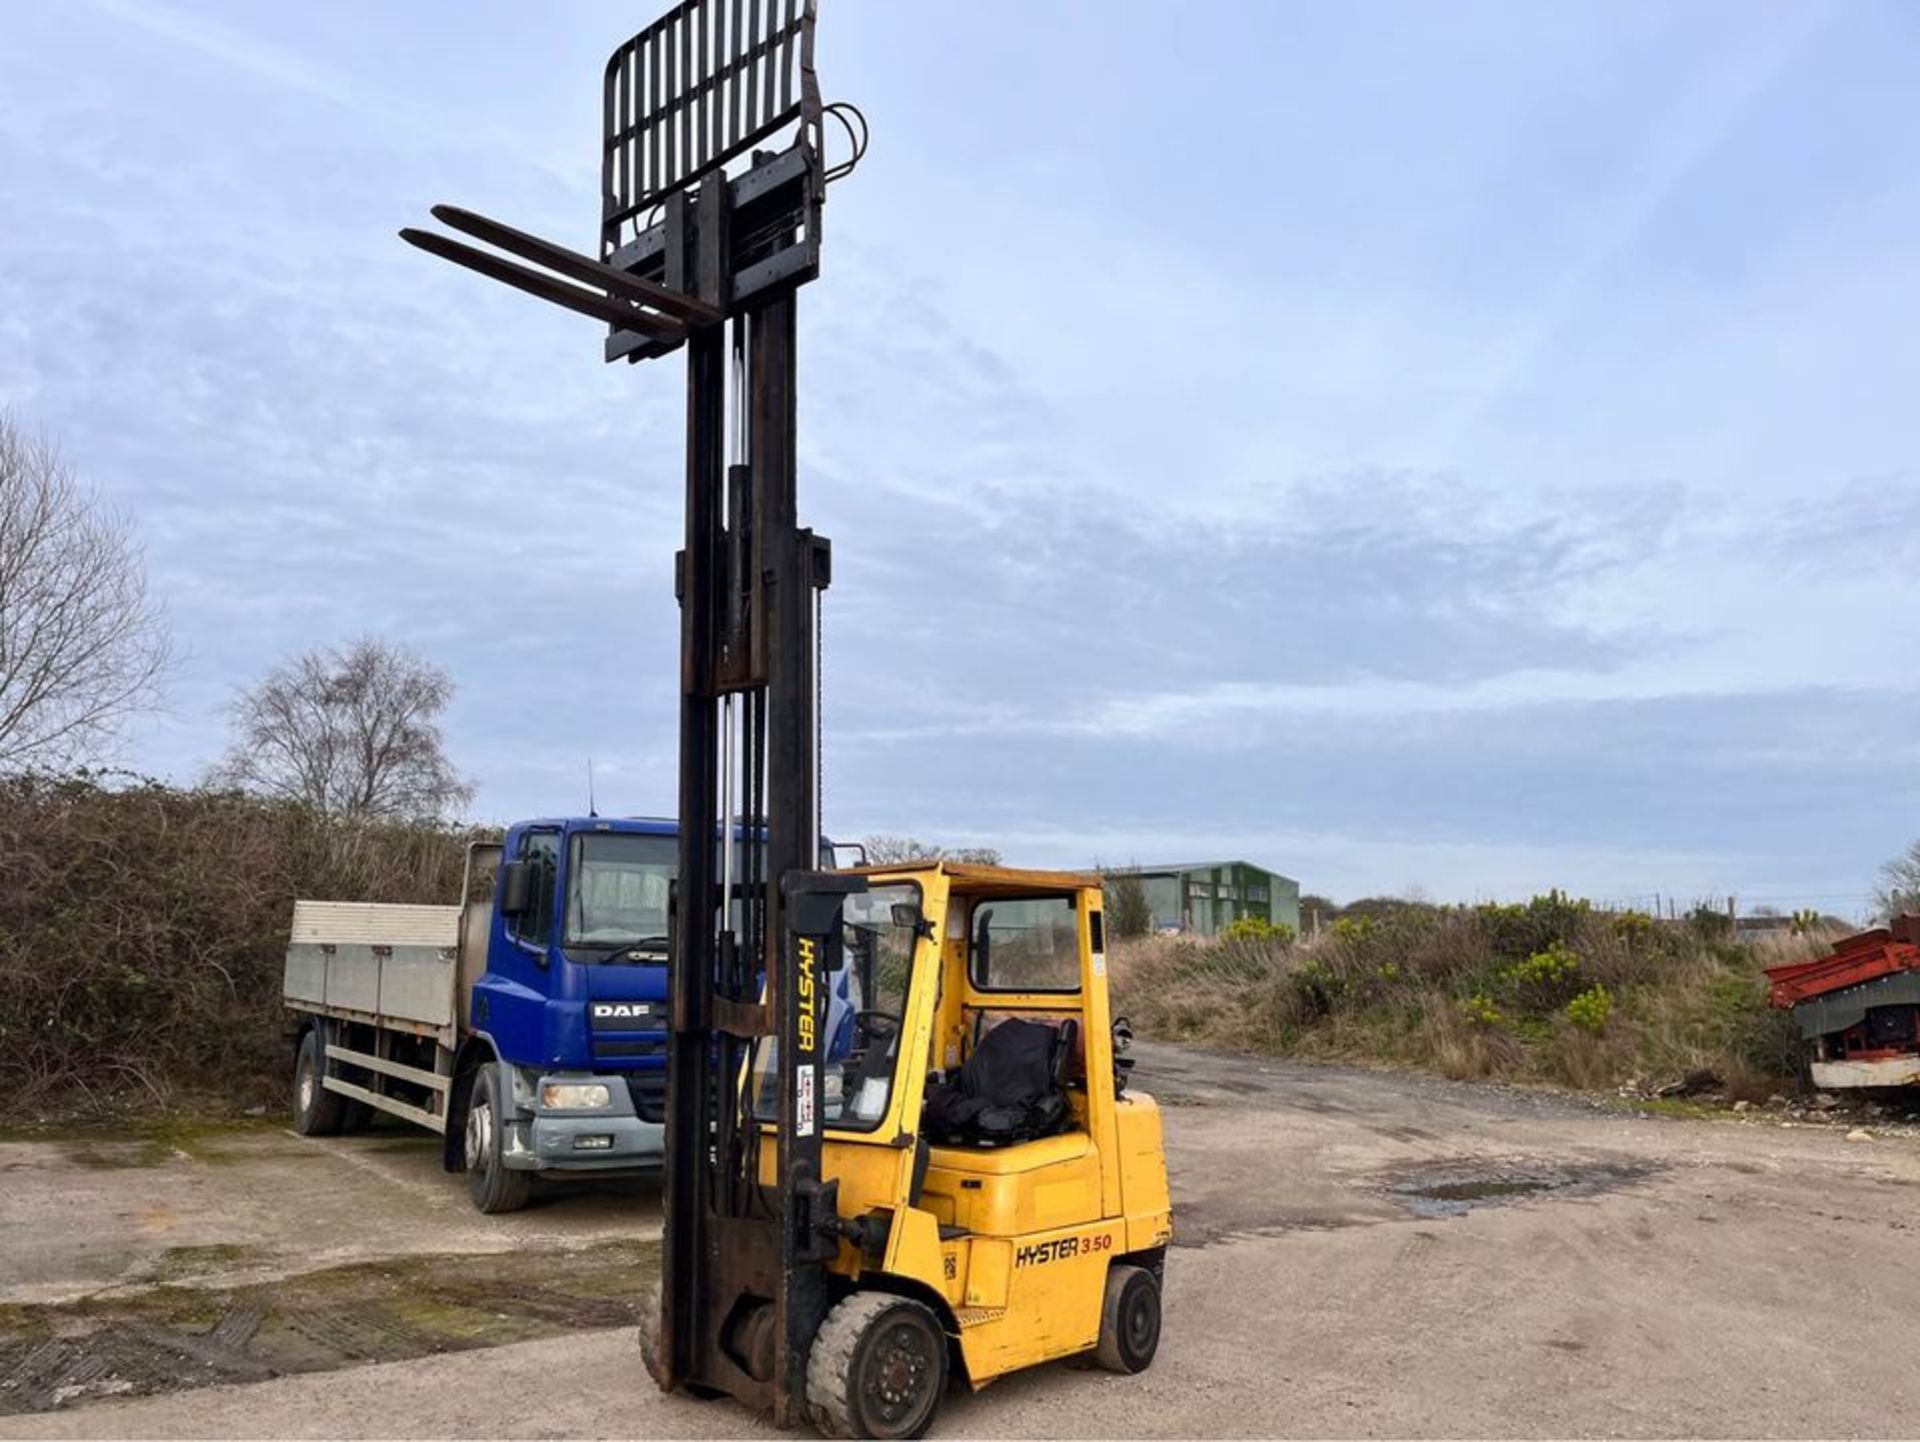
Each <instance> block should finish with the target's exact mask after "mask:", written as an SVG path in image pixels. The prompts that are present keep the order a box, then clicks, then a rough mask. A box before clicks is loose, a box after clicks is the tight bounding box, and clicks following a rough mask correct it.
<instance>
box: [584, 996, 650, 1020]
mask: <svg viewBox="0 0 1920 1442" xmlns="http://www.w3.org/2000/svg"><path fill="white" fill-rule="evenodd" d="M593 1019H594V1020H595V1021H651V1020H653V1003H652V1002H650V1001H596V1002H595V1003H594V1004H593Z"/></svg>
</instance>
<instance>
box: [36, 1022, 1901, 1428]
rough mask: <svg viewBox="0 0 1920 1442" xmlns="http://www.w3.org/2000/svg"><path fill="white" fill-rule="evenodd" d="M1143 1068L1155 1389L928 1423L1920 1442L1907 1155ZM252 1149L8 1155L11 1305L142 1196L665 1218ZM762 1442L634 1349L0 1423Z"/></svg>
mask: <svg viewBox="0 0 1920 1442" xmlns="http://www.w3.org/2000/svg"><path fill="white" fill-rule="evenodd" d="M1138 1055H1139V1056H1140V1065H1139V1069H1138V1071H1137V1072H1136V1074H1135V1075H1136V1078H1137V1082H1138V1085H1140V1087H1141V1088H1142V1089H1144V1090H1148V1091H1152V1092H1154V1093H1155V1094H1156V1095H1157V1096H1159V1097H1160V1099H1161V1100H1162V1102H1163V1104H1164V1105H1165V1106H1166V1108H1167V1126H1168V1151H1169V1158H1170V1165H1171V1167H1172V1170H1173V1174H1174V1185H1175V1207H1176V1217H1175V1225H1176V1228H1177V1231H1178V1234H1179V1245H1178V1246H1177V1247H1176V1250H1175V1252H1174V1255H1173V1257H1172V1259H1171V1261H1170V1263H1169V1267H1168V1279H1167V1304H1166V1332H1165V1338H1164V1341H1163V1343H1162V1346H1161V1350H1160V1355H1159V1358H1158V1360H1157V1361H1156V1363H1155V1365H1154V1367H1153V1369H1152V1370H1151V1371H1150V1372H1148V1373H1146V1374H1144V1375H1143V1376H1140V1377H1134V1378H1120V1377H1112V1376H1108V1375H1106V1374H1102V1373H1097V1372H1091V1371H1084V1370H1078V1369H1075V1368H1072V1367H1068V1366H1055V1367H1049V1368H1043V1369H1040V1370H1038V1371H1036V1372H1034V1373H1030V1374H1026V1375H1023V1376H1019V1377H1016V1378H1011V1379H1008V1380H1006V1381H1004V1382H1002V1383H999V1384H996V1385H995V1386H993V1387H990V1388H989V1389H987V1390H986V1391H985V1392H983V1393H981V1394H979V1395H977V1396H972V1397H961V1396H956V1397H954V1398H953V1399H951V1400H950V1402H949V1405H948V1407H947V1409H946V1411H945V1412H944V1413H943V1416H942V1419H941V1422H940V1424H939V1426H938V1428H937V1431H938V1432H939V1433H940V1434H942V1435H950V1436H1037V1437H1068V1436H1112V1437H1135V1436H1140V1437H1145V1436H1194V1435H1203V1436H1331V1437H1362V1436H1499V1437H1509V1436H1512V1437H1529V1436H1581V1437H1587V1436H1593V1437H1601V1436H1651V1435H1660V1436H1664V1435H1694V1436H1716V1437H1733V1436H1766V1437H1772V1436H1806V1435H1822V1436H1836V1435H1874V1436H1893V1435H1910V1434H1914V1433H1916V1432H1920V1402H1917V1401H1916V1399H1915V1398H1914V1396H1913V1392H1914V1389H1915V1384H1914V1383H1913V1382H1912V1380H1911V1377H1912V1358H1913V1357H1914V1355H1916V1352H1920V1315H1916V1312H1917V1310H1920V1309H1915V1308H1914V1307H1913V1306H1912V1305H1911V1301H1910V1299H1911V1298H1912V1297H1913V1296H1914V1295H1915V1294H1916V1288H1917V1286H1920V1250H1917V1249H1916V1247H1915V1245H1914V1242H1915V1238H1914V1236H1913V1235H1912V1232H1913V1230H1914V1227H1915V1220H1914V1218H1913V1217H1912V1216H1910V1215H1909V1214H1908V1213H1907V1212H1906V1208H1905V1204H1906V1203H1907V1202H1908V1201H1910V1200H1914V1199H1915V1198H1917V1197H1920V1186H1917V1184H1920V1141H1916V1140H1915V1139H1914V1138H1912V1137H1909V1136H1904V1135H1897V1134H1896V1135H1878V1136H1876V1137H1875V1139H1874V1140H1871V1141H1848V1140H1846V1134H1847V1131H1848V1130H1849V1129H1850V1125H1851V1124H1849V1125H1846V1126H1842V1125H1834V1126H1809V1125H1798V1126H1793V1127H1787V1126H1782V1125H1780V1123H1779V1121H1778V1119H1777V1118H1775V1117H1772V1116H1768V1115H1763V1114H1759V1113H1750V1114H1747V1115H1744V1116H1739V1117H1733V1116H1725V1117H1722V1118H1719V1119H1704V1120H1703V1119H1676V1118H1671V1117H1652V1116H1643V1115H1635V1114H1632V1113H1630V1112H1627V1111H1624V1110H1622V1109H1620V1108H1619V1107H1616V1106H1606V1105H1596V1104H1592V1103H1589V1102H1586V1101H1582V1100H1580V1099H1577V1098H1567V1097H1560V1096H1555V1095H1549V1094H1542V1093H1537V1092H1527V1091H1518V1090H1511V1089H1506V1088H1496V1087H1482V1086H1471V1085H1460V1084H1453V1083H1446V1082H1440V1081H1432V1080H1425V1079H1420V1078H1413V1077H1407V1076H1402V1075H1396V1074H1390V1073H1381V1072H1370V1071H1356V1070H1350V1069H1344V1068H1332V1067H1315V1066H1301V1065H1291V1064H1283V1063H1276V1062H1272V1061H1262V1060H1250V1059H1245V1058H1235V1057H1224V1056H1215V1055H1210V1054H1205V1053H1198V1052H1192V1051H1184V1050H1175V1049H1170V1048H1163V1047H1152V1046H1142V1047H1140V1048H1139V1050H1138ZM249 1145H257V1146H259V1147H261V1148H262V1150H263V1155H262V1156H260V1157H258V1158H254V1159H248V1158H245V1157H241V1158H237V1159H229V1160H228V1161H227V1162H225V1163H223V1164H222V1163H210V1162H198V1161H194V1160H193V1159H191V1158H186V1159H177V1160H172V1161H168V1162H167V1163H165V1164H163V1165H159V1166H150V1167H147V1168H145V1169H144V1170H143V1171H141V1172H140V1173H139V1175H140V1176H141V1177H142V1178H144V1179H145V1180H144V1182H143V1183H142V1195H141V1196H140V1197H139V1198H138V1200H137V1202H136V1201H134V1200H130V1199H128V1198H127V1197H125V1196H124V1194H122V1193H120V1192H118V1190H117V1189H113V1188H109V1189H107V1191H106V1192H105V1193H104V1194H103V1193H102V1192H100V1191H98V1190H93V1191H87V1190H84V1189H83V1190H82V1191H81V1192H80V1193H78V1194H77V1195H76V1196H68V1195H65V1194H63V1188H64V1187H65V1186H66V1184H67V1183H68V1182H69V1181H71V1180H72V1179H73V1178H74V1177H75V1175H76V1172H80V1171H84V1173H85V1176H86V1177H88V1178H93V1179H99V1178H105V1177H110V1176H114V1175H118V1174H117V1173H114V1172H113V1171H112V1170H111V1169H106V1168H100V1167H80V1168H77V1167H76V1166H75V1165H74V1164H72V1163H71V1162H70V1161H63V1160H61V1159H60V1158H59V1156H58V1155H57V1152H58V1148H57V1146H55V1145H54V1144H50V1143H35V1144H31V1145H25V1146H23V1144H17V1143H16V1144H9V1145H6V1146H4V1147H0V1169H4V1170H5V1171H6V1179H5V1180H6V1186H5V1188H4V1189H3V1190H0V1233H3V1234H4V1235H6V1236H7V1237H8V1244H7V1246H6V1248H5V1249H4V1254H3V1255H0V1300H5V1299H14V1300H18V1298H19V1294H20V1292H21V1291H22V1290H23V1289H24V1290H26V1291H30V1292H31V1293H33V1294H34V1295H36V1296H39V1297H41V1298H43V1299H44V1298H45V1297H47V1296H49V1295H54V1294H58V1293H59V1292H60V1291H61V1289H62V1288H67V1289H69V1290H71V1291H72V1292H74V1293H79V1292H84V1291H85V1290H87V1288H88V1287H98V1286H99V1285H101V1279H102V1278H103V1277H111V1278H117V1279H119V1280H118V1281H115V1282H110V1283H109V1285H114V1286H122V1287H125V1286H132V1287H135V1288H137V1287H138V1286H140V1285H141V1283H140V1280H139V1278H140V1276H141V1275H142V1273H141V1269H142V1268H144V1267H150V1266H151V1265H153V1262H152V1257H151V1255H150V1253H153V1252H163V1251H164V1247H153V1246H151V1245H149V1243H144V1242H143V1241H142V1237H143V1235H144V1234H143V1233H142V1232H141V1230H140V1228H141V1225H142V1223H140V1222H139V1220H138V1218H139V1217H140V1216H141V1215H145V1214H147V1213H150V1212H151V1211H153V1210H155V1209H158V1210H159V1211H162V1212H165V1213H166V1214H168V1215H170V1216H172V1217H174V1218H175V1219H176V1221H175V1222H174V1224H173V1225H174V1227H175V1229H176V1233H177V1234H178V1235H187V1236H191V1237H192V1238H193V1239H194V1243H195V1245H199V1246H203V1247H204V1246H208V1245H219V1244H220V1243H221V1242H223V1241H227V1240H229V1239H230V1238H231V1239H233V1240H235V1241H236V1242H243V1243H245V1244H246V1245H247V1246H248V1247H250V1248H252V1249H253V1251H252V1253H250V1255H249V1258H248V1261H247V1265H248V1266H250V1267H252V1268H253V1269H254V1270H253V1271H252V1272H251V1273H250V1274H249V1275H250V1276H252V1277H253V1278H254V1279H255V1280H258V1279H259V1278H260V1277H261V1276H262V1275H270V1274H271V1272H272V1270H273V1269H279V1271H280V1273H281V1274H282V1275H288V1276H295V1275H297V1274H299V1272H300V1270H301V1268H302V1267H304V1266H312V1265H328V1264H334V1263H337V1262H338V1261H339V1259H340V1258H341V1256H342V1255H343V1254H351V1255H353V1256H356V1257H362V1258H364V1257H365V1256H367V1255H372V1254H375V1253H378V1254H383V1255H406V1254H422V1255H424V1254H434V1255H442V1254H446V1253H449V1252H455V1253H458V1252H471V1253H475V1254H478V1253H484V1252H495V1251H501V1250H504V1249H506V1248H508V1247H512V1248H513V1249H514V1250H515V1251H516V1252H518V1253H520V1254H521V1255H522V1256H523V1257H524V1256H525V1255H526V1254H528V1253H537V1252H538V1251H540V1250H541V1249H546V1250H548V1251H570V1250H573V1249H579V1248H583V1247H592V1246H600V1245H605V1244H606V1243H607V1242H608V1241H610V1240H615V1239H618V1238H620V1237H623V1236H624V1237H627V1238H631V1237H632V1236H633V1235H635V1232H636V1231H638V1232H640V1233H643V1234H644V1233H647V1232H649V1231H650V1230H651V1229H652V1228H653V1227H655V1226H656V1225H657V1220H658V1211H657V1205H656V1201H655V1197H654V1194H653V1193H652V1192H651V1190H650V1189H647V1188H645V1187H640V1188H629V1189H627V1190H625V1191H617V1192H616V1191H608V1192H603V1193H596V1194H591V1195H587V1196H580V1197H565V1198H559V1199H556V1200H554V1201H553V1202H551V1203H550V1204H548V1205H546V1206H543V1207H540V1208H538V1209H536V1210H534V1211H532V1212H529V1213H526V1214H522V1215H521V1216H518V1217H509V1218H498V1219H486V1218H477V1217H474V1216H473V1215H472V1214H471V1213H470V1212H464V1211H463V1209H464V1208H465V1206H466V1202H465V1198H464V1195H463V1194H462V1193H461V1191H460V1190H459V1188H458V1187H457V1185H455V1184H454V1183H453V1182H452V1180H451V1179H446V1178H443V1177H442V1176H441V1175H440V1174H439V1173H438V1172H437V1171H436V1170H434V1169H433V1168H432V1167H431V1165H430V1163H431V1158H430V1157H427V1156H425V1155H424V1154H423V1153H422V1151H421V1150H420V1149H417V1148H416V1149H414V1150H413V1151H411V1152H408V1151H405V1150H394V1151H389V1152H384V1153H383V1152H374V1151H368V1150H365V1149H364V1148H365V1146H366V1144H365V1143H355V1142H348V1143H341V1142H329V1143H325V1144H317V1145H315V1146H312V1147H309V1145H308V1144H306V1143H296V1142H295V1141H294V1140H293V1139H291V1138H287V1137H284V1136H280V1135H278V1134H267V1135H266V1137H265V1138H264V1139H262V1140H257V1141H255V1142H251V1143H249ZM237 1150H240V1151H244V1150H245V1148H244V1147H242V1148H238V1149H237ZM293 1151H298V1152H300V1153H301V1154H302V1156H303V1157H304V1156H305V1155H306V1154H307V1153H308V1152H314V1153H317V1155H316V1156H314V1157H312V1158H311V1159H304V1160H300V1161H294V1160H292V1159H291V1156H290V1153H291V1152H293ZM320 1199H325V1200H324V1201H322V1200H320ZM128 1211H131V1213H132V1215H130V1216H118V1215H117V1214H118V1213H120V1212H128ZM56 1215H58V1216H61V1217H64V1224H60V1223H56V1222H55V1221H54V1220H53V1218H54V1217H55V1216H56ZM23 1218H24V1219H25V1220H26V1222H27V1227H28V1230H27V1231H26V1232H25V1233H23V1232H22V1231H20V1230H19V1228H18V1226H17V1225H16V1223H18V1222H19V1221H20V1220H21V1219H23ZM36 1219H37V1220H36ZM95 1219H101V1220H106V1221H110V1222H112V1223H113V1225H111V1226H109V1227H108V1228H107V1229H106V1230H107V1235H106V1240H105V1241H104V1242H103V1243H102V1246H103V1247H104V1248H105V1251H106V1253H107V1255H105V1256H100V1255H94V1254H93V1249H92V1248H91V1247H90V1246H89V1245H88V1244H86V1243H85V1242H84V1241H83V1240H82V1234H83V1233H84V1231H85V1228H86V1226H87V1225H88V1223H89V1222H90V1221H92V1220H95ZM362 1223H364V1225H362ZM163 1235H164V1234H163ZM263 1258H266V1259H265V1260H263ZM263 1268H264V1269H266V1272H265V1273H263V1272H262V1270H261V1269H263ZM207 1280H209V1281H210V1282H211V1284H213V1285H225V1284H227V1283H228V1282H231V1281H232V1278H229V1277H223V1276H214V1277H212V1278H210V1279H207ZM83 1404H84V1405H83ZM764 1433H765V1429H764V1428H763V1427H762V1426H761V1425H760V1424H759V1423H758V1422H757V1420H756V1419H754V1418H752V1417H750V1416H748V1415H746V1414H745V1413H743V1412H741V1411H739V1410H738V1409H736V1408H734V1407H732V1406H731V1405H730V1404H724V1403H721V1404H700V1403H694V1402H690V1401H686V1400H682V1399H678V1398H665V1397H661V1396H660V1395H659V1394H658V1393H656V1392H655V1391H654V1389H653V1388H652V1386H651V1384H650V1383H649V1382H648V1381H647V1380H646V1378H645V1375H644V1373H643V1372H642V1371H641V1369H640V1367H639V1364H638V1359H637V1356H636V1355H635V1350H634V1347H633V1344H632V1334H631V1331H630V1329H628V1328H624V1327H622V1328H614V1329H602V1330H583V1331H574V1332H569V1333H567V1334H566V1335H563V1336H557V1337H548V1338H545V1339H543V1340H534V1341H525V1342H515V1343H511V1344H508V1345H502V1346H494V1347H488V1348H486V1349H484V1350H470V1351H466V1352H462V1353H459V1354H457V1355H446V1356H432V1357H419V1358H415V1359H412V1360H405V1361H396V1362H387V1363H378V1364H374V1365H364V1366H356V1367H349V1368H346V1369H344V1370H339V1371H333V1372H324V1373H322V1372H310V1373H306V1374H304V1375H297V1376H283V1377H276V1378H271V1379H269V1380H263V1381H257V1382H250V1383H242V1384H237V1385H222V1386H210V1387H204V1388H199V1389H196V1390H190V1391H176V1392H173V1393H171V1394H169V1395H161V1396H154V1397H144V1398H134V1399H128V1400H103V1401H98V1402H92V1403H86V1402H85V1399H84V1398H82V1399H78V1400H76V1402H75V1403H73V1404H71V1405H69V1406H67V1407H64V1408H62V1409H60V1410H58V1411H53V1412H43V1413H38V1414H32V1415H22V1416H15V1417H11V1418H0V1436H60V1437H121V1436H154V1437H161V1436H166V1437H171V1436H210V1437H240V1436H354V1437H362V1436H395V1437H442V1436H467V1435H499V1436H526V1437H533V1436H570V1435H579V1436H743V1435H763V1434H764Z"/></svg>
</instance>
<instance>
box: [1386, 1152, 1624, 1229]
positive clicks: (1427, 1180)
mask: <svg viewBox="0 0 1920 1442" xmlns="http://www.w3.org/2000/svg"><path fill="white" fill-rule="evenodd" d="M1652 1171H1653V1168H1651V1167H1649V1166H1646V1165H1644V1164H1642V1163H1627V1162H1528V1161H1497V1160H1493V1159H1474V1160H1469V1161H1457V1162H1427V1163H1423V1164H1422V1165H1420V1166H1418V1167H1409V1168H1405V1169H1403V1170H1400V1171H1397V1172H1393V1173H1390V1174H1388V1176H1387V1177H1386V1178H1385V1179H1384V1180H1385V1185H1386V1193H1387V1195H1388V1196H1389V1197H1391V1198H1392V1199H1393V1200H1394V1201H1396V1202H1398V1203H1399V1204H1400V1205H1401V1206H1402V1207H1405V1208H1406V1209H1407V1210H1408V1211H1409V1212H1412V1213H1413V1214H1414V1215H1415V1216H1416V1217H1457V1216H1461V1215H1463V1214H1464V1213H1466V1212H1470V1211H1472V1210H1473V1209H1474V1208H1475V1207H1500V1206H1508V1205H1510V1204H1512V1203H1514V1202H1521V1201H1525V1200H1526V1199H1527V1198H1529V1197H1540V1196H1556V1197H1591V1196H1595V1195H1598V1194H1599V1193H1601V1192H1609V1191H1612V1190H1614V1189H1615V1188H1616V1187H1623V1186H1627V1185H1628V1184H1630V1183H1632V1182H1637V1181H1639V1180H1640V1179H1641V1178H1643V1177H1645V1176H1647V1175H1648V1174H1649V1173H1650V1172H1652Z"/></svg>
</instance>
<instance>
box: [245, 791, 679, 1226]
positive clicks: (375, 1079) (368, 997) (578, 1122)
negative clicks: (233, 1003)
mask: <svg viewBox="0 0 1920 1442" xmlns="http://www.w3.org/2000/svg"><path fill="white" fill-rule="evenodd" d="M675 833H676V827H675V825H674V823H673V822H671V821H656V820H611V819H607V818H601V817H588V818H574V819H563V820H553V821H533V822H525V823H522V824H520V825H517V826H515V827H513V828H511V829H510V830H509V831H508V832H507V835H506V838H505V840H504V842H503V843H477V844H475V845H474V846H472V847H470V848H469V851H468V859H467V867H466V877H465V883H464V886H463V900H462V901H461V902H459V903H456V904H452V905H445V906H414V905H384V904H369V903H356V902H337V901H311V900H302V901H298V902H296V903H295V905H294V914H293V921H292V928H291V933H290V937H289V943H288V947H287V957H286V970H285V979H284V987H283V993H284V1000H285V1003H286V1006H287V1008H288V1011H289V1015H290V1018H291V1031H292V1037H293V1041H294V1046H295V1115H296V1123H297V1124H298V1125H299V1126H300V1129H301V1130H302V1131H305V1132H310V1133H325V1132H333V1131H340V1130H347V1129H351V1128H353V1127H354V1126H356V1125H358V1124H361V1123H362V1122H364V1120H365V1119H366V1118H367V1116H368V1114H369V1113H371V1112H373V1111H380V1112H385V1113H388V1114H390V1115H393V1116H397V1117H401V1118H403V1119H404V1120H406V1121H409V1122H412V1123H414V1124H416V1125H419V1126H422V1127H425V1128H427V1129H428V1130H430V1131H434V1132H437V1133H439V1134H440V1135H441V1136H442V1137H443V1138H444V1139H445V1143H444V1146H443V1160H444V1163H445V1165H446V1167H447V1169H448V1170H450V1171H467V1172H468V1173H469V1183H470V1189H471V1190H472V1191H473V1194H474V1200H475V1203H476V1204H477V1205H479V1206H481V1208H482V1209H483V1210H486V1211H505V1210H511V1209H512V1208H513V1207H514V1206H517V1205H520V1204H521V1203H523V1202H524V1201H525V1199H526V1194H527V1189H528V1188H527V1183H528V1179H530V1178H531V1177H532V1176H533V1175H534V1174H536V1173H544V1174H551V1175H562V1176H564V1175H580V1174H589V1173H609V1172H628V1171H643V1170H647V1169H650V1168H654V1167H657V1166H658V1165H659V1164H660V1160H661V1152H662V1145H663V1126H662V1124H663V1122H664V1116H665V1097H666V1093H665V1086H666V1083H665V1078H666V1073H665V1061H666V1001H667V967H666V958H667V916H668V898H669V894H670V887H671V884H672V880H673V876H674V873H675V870H676V860H677V847H678V843H677V840H676V836H675Z"/></svg>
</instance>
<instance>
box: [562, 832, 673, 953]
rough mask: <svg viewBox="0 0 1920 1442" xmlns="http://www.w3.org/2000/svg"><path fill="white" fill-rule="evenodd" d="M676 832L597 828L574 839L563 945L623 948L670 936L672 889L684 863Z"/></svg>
mask: <svg viewBox="0 0 1920 1442" xmlns="http://www.w3.org/2000/svg"><path fill="white" fill-rule="evenodd" d="M678 845H679V843H677V842H676V841H675V840H674V839H673V837H671V836H633V835H622V834H619V833H615V832H596V833H593V834H591V835H585V836H576V837H574V839H573V848H574V849H573V857H572V861H573V864H572V866H570V867H569V868H568V878H567V922H566V934H565V935H566V939H565V942H564V945H566V946H569V947H574V946H578V947H593V948H600V947H607V948H620V947H630V946H636V945H640V944H642V943H651V944H652V945H655V946H658V947H660V948H662V949H664V948H665V946H666V936H667V890H668V887H669V886H670V885H671V884H672V881H673V875H674V870H675V868H676V866H677V864H678V862H679V853H678Z"/></svg>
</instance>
